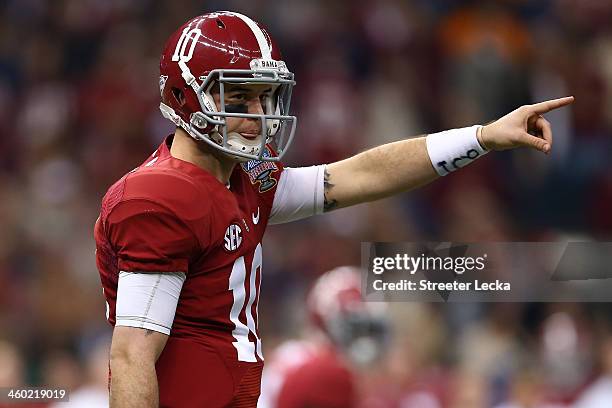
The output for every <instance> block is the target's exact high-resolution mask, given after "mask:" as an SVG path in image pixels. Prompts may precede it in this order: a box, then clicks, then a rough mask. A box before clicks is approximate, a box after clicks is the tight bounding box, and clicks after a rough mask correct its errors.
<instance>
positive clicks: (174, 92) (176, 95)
mask: <svg viewBox="0 0 612 408" xmlns="http://www.w3.org/2000/svg"><path fill="white" fill-rule="evenodd" d="M172 95H174V98H175V99H176V101H177V102H178V103H179V105H180V106H183V105H185V94H183V91H181V90H180V89H178V88H172Z"/></svg>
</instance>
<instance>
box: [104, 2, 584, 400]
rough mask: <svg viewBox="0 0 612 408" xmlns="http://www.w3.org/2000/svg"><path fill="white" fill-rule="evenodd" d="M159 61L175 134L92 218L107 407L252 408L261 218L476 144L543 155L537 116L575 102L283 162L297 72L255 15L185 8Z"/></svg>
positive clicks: (373, 183) (448, 164) (422, 168)
mask: <svg viewBox="0 0 612 408" xmlns="http://www.w3.org/2000/svg"><path fill="white" fill-rule="evenodd" d="M160 71H161V75H160V81H159V87H160V93H161V100H162V103H161V105H160V109H161V111H162V114H163V115H164V117H166V118H168V119H170V120H171V121H172V122H173V123H174V124H175V125H176V131H175V133H174V134H173V135H170V136H168V137H167V138H166V139H165V140H164V141H163V142H162V143H161V145H160V146H159V148H158V149H157V150H156V151H155V152H154V153H153V154H152V155H151V156H150V157H148V158H147V159H146V160H145V162H144V163H143V164H142V165H140V166H139V167H137V168H136V169H134V170H132V171H131V172H129V173H128V174H127V175H125V176H124V177H123V178H121V179H120V180H119V181H118V182H116V183H115V184H114V185H113V186H111V187H110V189H109V190H108V192H107V194H106V195H105V197H104V199H103V202H102V207H101V212H100V216H99V218H98V221H97V222H96V227H95V239H96V246H97V259H96V260H97V266H98V269H99V272H100V277H101V281H102V285H103V288H104V295H105V297H106V301H107V317H108V321H109V323H110V324H111V325H113V326H114V327H115V328H114V332H113V340H112V346H111V353H110V354H111V355H110V371H111V384H110V391H111V406H112V407H124V406H125V407H134V406H157V405H158V404H159V405H160V406H163V407H203V406H206V407H223V406H233V407H254V406H255V405H256V403H257V399H258V396H259V390H260V380H261V373H262V368H263V355H262V352H261V349H262V348H261V339H260V337H259V330H258V314H257V311H258V298H259V293H260V282H261V273H262V270H261V265H262V247H261V241H262V237H263V233H264V231H265V228H266V226H267V225H268V224H269V223H270V224H278V223H284V222H289V221H293V220H297V219H300V218H304V217H308V216H311V215H314V214H318V213H321V212H324V211H331V210H334V209H337V208H342V207H347V206H351V205H355V204H360V203H364V202H368V201H373V200H377V199H381V198H384V197H387V196H390V195H393V194H398V193H400V192H404V191H408V190H411V189H414V188H416V187H419V186H422V185H424V184H426V183H429V182H431V181H433V180H434V179H436V178H437V177H439V176H444V175H447V174H449V173H451V172H453V171H455V170H458V169H459V168H461V167H464V166H465V165H467V164H469V163H470V162H472V161H474V160H475V159H477V158H479V157H482V156H483V155H484V154H486V153H487V152H488V151H489V150H504V149H511V148H516V147H531V148H534V149H537V150H539V151H541V152H543V153H548V152H550V149H551V148H552V130H551V126H550V124H549V123H548V121H547V120H546V119H544V117H543V116H542V114H543V113H546V112H548V111H550V110H553V109H557V108H560V107H563V106H565V105H568V104H570V103H571V102H572V101H573V98H572V97H568V98H562V99H557V100H552V101H547V102H542V103H538V104H534V105H526V106H522V107H520V108H518V109H517V110H515V111H513V112H511V113H509V114H508V115H506V116H504V117H502V118H501V119H499V120H497V121H495V122H493V123H491V124H488V125H486V126H472V127H468V128H462V129H454V130H449V131H445V132H441V133H436V134H430V135H429V136H427V137H417V138H411V139H407V140H402V141H399V142H395V143H390V144H386V145H382V146H379V147H377V148H374V149H371V150H368V151H365V152H363V153H361V154H358V155H356V156H354V157H351V158H348V159H346V160H342V161H340V162H336V163H331V164H327V165H320V166H313V167H308V168H284V166H283V165H282V164H281V162H280V159H281V158H282V156H283V155H284V153H285V152H286V151H287V148H288V147H289V145H290V143H291V141H292V138H293V134H294V131H295V126H296V120H297V119H296V118H295V117H294V116H291V115H290V114H289V108H290V101H291V94H292V89H293V85H294V84H295V81H294V77H293V74H292V73H291V72H290V71H289V69H288V67H287V65H286V64H285V63H284V62H283V60H282V57H281V54H280V51H279V49H278V47H277V46H276V44H275V42H274V41H273V40H272V38H271V37H270V35H269V33H268V32H267V31H266V30H265V29H264V28H263V27H262V26H261V25H259V24H258V23H256V22H254V21H253V20H251V19H250V18H248V17H246V16H244V15H241V14H238V13H233V12H219V13H210V14H205V15H202V16H199V17H196V18H194V19H192V20H189V21H188V22H187V23H185V24H184V25H183V26H181V27H180V28H179V29H178V30H177V31H176V32H175V33H174V34H172V36H171V37H170V39H169V40H168V41H167V43H166V46H165V48H164V51H163V54H162V58H161V63H160ZM321 103H324V101H321Z"/></svg>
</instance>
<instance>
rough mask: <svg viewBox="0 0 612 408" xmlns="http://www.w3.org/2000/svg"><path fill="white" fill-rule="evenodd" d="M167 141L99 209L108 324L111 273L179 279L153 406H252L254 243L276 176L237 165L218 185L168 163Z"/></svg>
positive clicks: (266, 167) (190, 168)
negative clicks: (180, 274) (225, 181)
mask: <svg viewBox="0 0 612 408" xmlns="http://www.w3.org/2000/svg"><path fill="white" fill-rule="evenodd" d="M171 143H172V136H170V137H168V138H167V139H166V141H165V142H164V143H162V144H161V146H160V147H159V148H158V149H157V150H156V152H155V153H154V154H153V155H152V156H151V157H150V158H149V159H147V161H146V162H145V163H143V164H142V165H141V166H140V167H138V168H136V169H134V170H133V171H131V172H130V173H128V174H127V175H125V176H124V177H123V178H121V179H120V180H119V181H118V182H117V183H115V184H114V185H113V186H111V188H110V189H109V190H108V192H107V193H106V195H105V196H104V199H103V201H102V209H101V213H100V217H99V218H98V221H97V222H96V226H95V232H94V234H95V239H96V262H97V266H98V270H99V272H100V278H101V281H102V286H103V288H104V295H105V297H106V301H107V307H108V321H109V323H110V324H111V325H114V324H115V305H116V298H117V283H118V275H119V272H120V271H130V272H145V273H146V272H153V273H159V272H184V273H185V274H186V279H185V282H184V284H183V287H182V291H181V294H180V298H179V301H178V305H177V309H176V314H175V318H174V323H173V325H172V331H171V334H170V337H169V338H168V341H167V343H166V346H165V348H164V350H163V352H162V354H161V356H160V357H159V359H158V361H157V364H156V369H157V377H158V383H159V395H160V406H162V407H222V406H234V407H243V406H244V407H251V406H253V407H254V406H255V403H256V401H257V396H258V395H259V388H260V380H261V370H262V367H263V356H262V353H261V340H260V338H259V332H258V323H257V305H258V299H259V287H260V282H261V265H262V247H261V241H262V237H263V234H264V231H265V229H266V225H267V223H268V218H269V215H270V212H271V209H272V202H273V199H274V193H275V191H276V187H277V184H278V180H279V178H280V174H281V172H282V171H283V168H282V165H280V164H279V163H278V162H275V163H271V162H262V161H257V160H253V161H249V162H246V163H241V164H239V165H237V166H236V168H235V169H234V172H233V173H232V175H231V178H230V185H229V186H225V185H223V184H222V183H221V182H219V181H218V180H217V179H216V178H215V177H214V176H212V175H211V174H210V173H208V172H206V171H204V170H202V169H201V168H199V167H197V166H195V165H193V164H191V163H188V162H185V161H182V160H180V159H177V158H174V157H172V156H171V155H170V151H169V145H171ZM266 154H271V153H270V150H266Z"/></svg>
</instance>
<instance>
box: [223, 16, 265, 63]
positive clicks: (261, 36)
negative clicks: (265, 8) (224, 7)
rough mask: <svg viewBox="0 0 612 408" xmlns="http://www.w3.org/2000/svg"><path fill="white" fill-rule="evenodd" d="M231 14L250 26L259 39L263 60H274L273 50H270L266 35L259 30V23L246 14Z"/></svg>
mask: <svg viewBox="0 0 612 408" xmlns="http://www.w3.org/2000/svg"><path fill="white" fill-rule="evenodd" d="M229 13H231V14H233V15H235V16H236V17H238V18H239V19H241V20H242V21H244V22H245V24H246V25H248V26H249V28H250V29H251V31H252V32H253V35H255V38H256V39H257V43H258V44H259V49H260V50H261V58H263V59H272V48H270V45H269V44H268V40H267V39H266V36H265V34H264V33H263V31H262V29H261V28H259V26H258V25H257V23H256V22H254V21H253V20H251V19H250V18H248V17H247V16H245V15H244V14H240V13H235V12H233V11H230V12H229Z"/></svg>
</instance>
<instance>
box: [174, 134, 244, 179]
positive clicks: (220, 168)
mask: <svg viewBox="0 0 612 408" xmlns="http://www.w3.org/2000/svg"><path fill="white" fill-rule="evenodd" d="M211 149H212V148H211ZM170 154H171V155H172V157H176V158H177V159H181V160H183V161H186V162H189V163H192V164H195V165H196V166H198V167H200V168H201V169H203V170H206V171H207V172H209V173H211V174H212V175H213V176H214V177H215V178H216V179H217V180H219V181H220V182H221V183H223V184H227V183H229V179H230V176H231V175H232V171H234V166H235V165H236V162H235V161H233V160H231V159H229V158H224V157H219V155H217V154H213V153H212V152H211V151H210V150H209V147H208V146H201V143H198V142H197V141H196V140H194V139H193V138H192V137H191V136H189V135H188V134H187V133H186V132H185V131H184V130H182V129H180V128H179V129H177V130H176V132H175V133H174V139H173V140H172V146H171V147H170Z"/></svg>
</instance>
